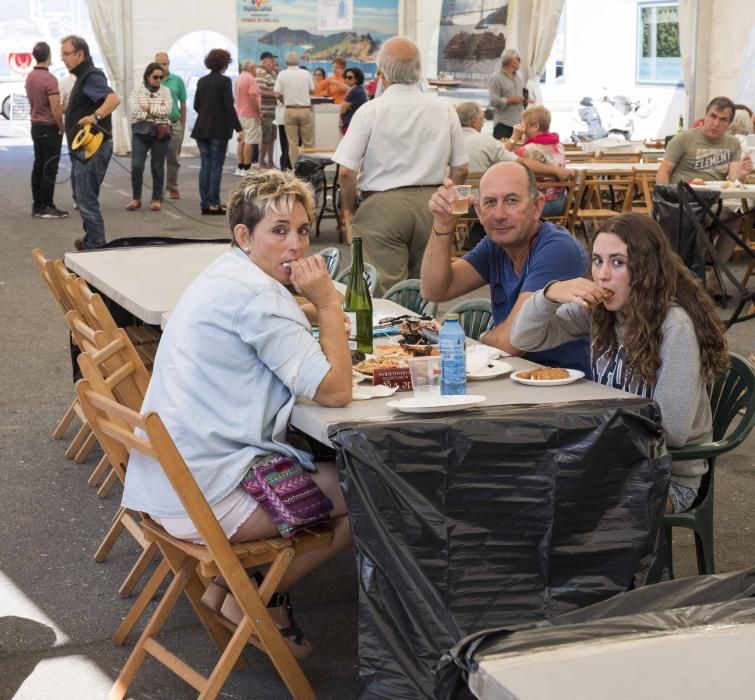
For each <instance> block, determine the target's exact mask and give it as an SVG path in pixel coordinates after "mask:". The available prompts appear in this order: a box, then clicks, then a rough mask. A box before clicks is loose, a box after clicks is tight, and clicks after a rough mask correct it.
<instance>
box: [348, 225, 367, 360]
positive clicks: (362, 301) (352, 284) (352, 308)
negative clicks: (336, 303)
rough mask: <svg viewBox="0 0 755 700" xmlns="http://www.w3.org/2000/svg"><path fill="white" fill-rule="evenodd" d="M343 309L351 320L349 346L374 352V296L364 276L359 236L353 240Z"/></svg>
mask: <svg viewBox="0 0 755 700" xmlns="http://www.w3.org/2000/svg"><path fill="white" fill-rule="evenodd" d="M343 310H344V311H345V312H346V313H347V314H348V316H349V320H350V321H351V332H350V333H349V348H351V349H352V350H359V351H360V352H367V353H370V352H372V297H371V296H370V288H369V286H368V285H367V278H366V277H365V276H364V264H363V262H362V239H361V238H360V237H359V236H355V237H354V238H353V239H352V241H351V277H350V278H349V283H348V285H346V296H345V297H344V302H343Z"/></svg>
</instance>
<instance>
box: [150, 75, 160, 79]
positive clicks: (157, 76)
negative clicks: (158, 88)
mask: <svg viewBox="0 0 755 700" xmlns="http://www.w3.org/2000/svg"><path fill="white" fill-rule="evenodd" d="M149 77H150V78H152V80H162V79H163V76H162V75H150V76H149Z"/></svg>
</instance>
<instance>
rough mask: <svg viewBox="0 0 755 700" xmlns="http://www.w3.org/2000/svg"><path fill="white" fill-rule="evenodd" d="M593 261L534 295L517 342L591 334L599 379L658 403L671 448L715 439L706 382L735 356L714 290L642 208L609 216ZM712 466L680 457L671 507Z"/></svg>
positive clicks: (685, 504)
mask: <svg viewBox="0 0 755 700" xmlns="http://www.w3.org/2000/svg"><path fill="white" fill-rule="evenodd" d="M590 260H591V266H590V279H585V278H578V279H572V280H567V281H565V282H553V283H551V284H549V285H547V286H546V287H545V288H544V289H542V290H540V291H539V292H537V293H536V294H534V295H533V296H532V297H530V299H528V300H527V302H526V304H525V305H524V307H523V308H522V310H521V311H520V312H519V314H518V316H517V319H516V322H515V323H514V328H513V330H512V334H511V341H512V343H513V344H514V345H515V346H516V347H518V348H521V349H522V350H542V349H545V348H549V347H553V346H556V345H560V344H562V343H564V342H567V341H569V340H573V339H575V338H578V337H582V336H584V335H588V334H589V335H590V336H591V339H592V343H591V366H592V379H593V381H596V382H598V383H600V384H605V385H607V386H611V387H614V388H616V389H622V390H624V391H628V392H630V393H633V394H639V395H640V396H645V397H647V398H652V399H653V400H655V401H656V402H657V403H658V405H659V406H660V409H661V423H662V427H663V433H664V438H665V441H666V444H667V445H668V446H669V447H682V446H683V445H687V444H695V443H700V442H706V441H708V440H710V439H712V418H711V410H710V402H709V400H708V395H707V393H706V390H705V385H706V383H709V382H712V381H714V380H715V378H716V377H717V376H718V375H720V374H721V373H722V372H723V371H724V370H725V369H726V366H727V364H728V357H727V353H726V339H725V337H724V328H723V325H722V324H721V321H720V320H719V318H718V316H717V315H716V310H715V307H714V305H713V302H712V300H711V298H710V296H709V295H708V294H707V293H706V292H705V290H704V289H703V288H702V287H701V286H700V284H699V283H698V282H697V280H696V279H695V277H694V276H693V275H692V273H691V272H690V271H689V270H688V269H687V268H686V267H685V266H684V263H683V262H682V261H681V259H680V258H679V256H678V255H676V253H674V252H673V251H672V250H671V246H670V245H669V243H668V240H667V239H666V236H665V235H664V233H663V231H662V230H661V228H660V227H659V226H658V224H657V223H656V222H655V221H653V220H652V219H651V218H649V217H647V216H643V215H641V214H622V215H620V216H616V217H614V218H612V219H609V220H608V221H607V222H606V223H605V224H604V225H603V226H602V227H601V228H600V230H599V231H598V233H597V234H596V236H595V238H594V239H593V241H592V243H591V245H590ZM706 469H707V464H706V462H705V461H704V460H689V461H684V462H674V464H673V466H672V469H671V486H670V488H669V500H668V502H667V504H666V510H667V511H668V512H671V511H673V512H679V511H684V510H687V509H688V508H689V507H690V506H691V505H692V503H693V502H694V500H695V497H696V495H697V489H698V488H699V485H700V477H701V476H702V475H703V474H704V473H705V471H706Z"/></svg>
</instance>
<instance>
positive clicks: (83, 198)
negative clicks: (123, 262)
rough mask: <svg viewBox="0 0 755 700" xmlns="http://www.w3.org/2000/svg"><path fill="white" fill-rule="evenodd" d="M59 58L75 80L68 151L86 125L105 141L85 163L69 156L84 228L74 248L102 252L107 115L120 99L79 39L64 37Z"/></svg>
mask: <svg viewBox="0 0 755 700" xmlns="http://www.w3.org/2000/svg"><path fill="white" fill-rule="evenodd" d="M60 55H61V58H62V59H63V63H65V66H66V68H68V72H69V73H73V74H74V75H75V76H76V84H75V85H74V86H73V90H72V91H71V97H70V99H69V101H68V109H66V118H65V126H66V139H67V141H68V148H69V150H71V144H72V143H73V140H74V138H75V137H76V133H77V132H78V131H79V129H80V128H81V127H84V126H86V125H87V124H89V125H91V126H98V127H100V128H101V130H102V134H103V137H104V138H103V141H102V145H101V146H100V147H99V148H98V149H97V151H96V153H94V154H93V155H92V156H91V157H90V158H87V159H85V158H84V157H83V155H80V154H74V153H71V159H72V160H71V169H72V177H73V180H74V183H75V188H76V201H77V203H78V205H79V214H81V221H82V223H83V225H84V238H83V239H81V238H77V239H76V240H75V241H74V244H75V246H76V250H85V249H87V248H102V247H103V246H104V245H105V221H104V220H103V218H102V212H101V211H100V201H99V196H100V185H101V184H102V181H103V180H104V179H105V173H106V172H107V166H108V164H109V163H110V157H111V156H112V155H113V124H112V119H111V118H110V115H111V114H112V112H113V111H114V110H115V108H116V107H117V106H118V105H119V104H120V103H121V99H120V97H118V95H116V94H115V93H114V92H113V91H112V89H111V88H110V86H109V85H108V84H107V78H106V77H105V74H104V73H103V72H102V71H101V70H100V69H99V68H95V67H94V63H93V61H92V56H91V55H90V53H89V45H88V44H87V42H86V41H85V40H84V39H82V38H81V37H80V36H74V35H73V34H72V35H70V36H67V37H64V38H63V39H62V40H61V42H60ZM95 131H97V130H96V129H95Z"/></svg>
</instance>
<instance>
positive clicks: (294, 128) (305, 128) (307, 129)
mask: <svg viewBox="0 0 755 700" xmlns="http://www.w3.org/2000/svg"><path fill="white" fill-rule="evenodd" d="M283 127H284V128H285V130H286V138H287V139H288V159H289V160H290V161H291V168H292V169H293V167H294V166H295V165H296V160H297V158H298V157H299V143H300V142H301V145H302V146H304V147H305V148H314V146H315V120H314V117H313V116H312V110H311V109H299V108H296V109H293V108H291V107H286V111H285V112H284V113H283Z"/></svg>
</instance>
